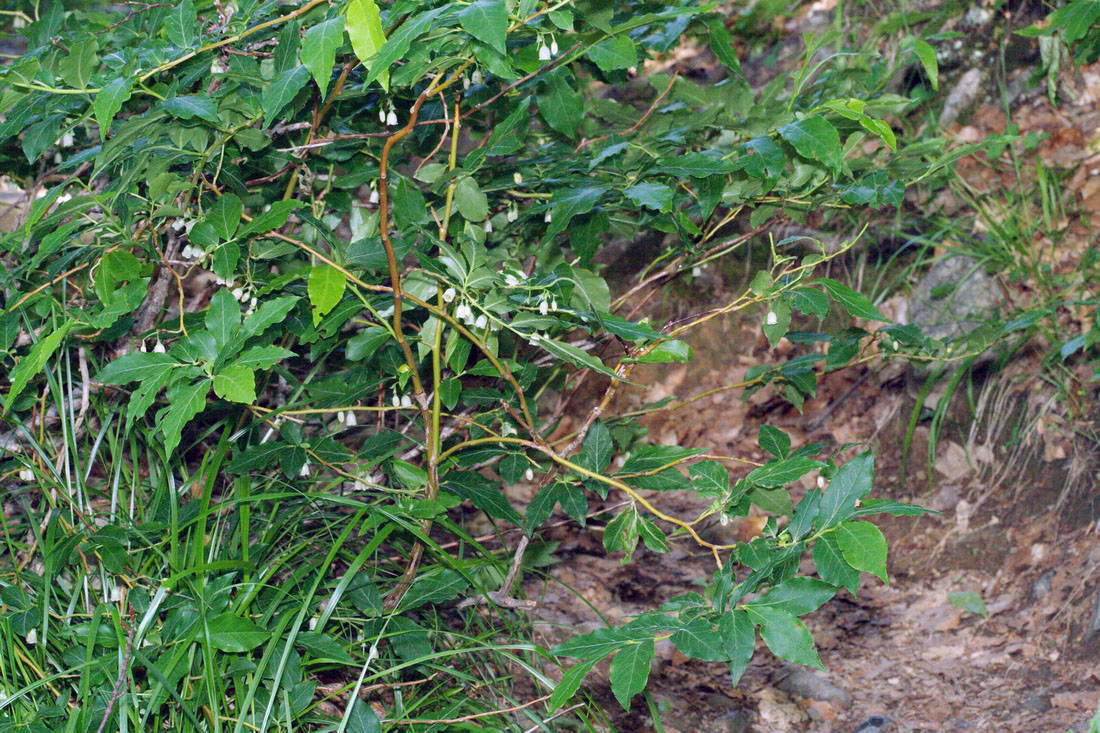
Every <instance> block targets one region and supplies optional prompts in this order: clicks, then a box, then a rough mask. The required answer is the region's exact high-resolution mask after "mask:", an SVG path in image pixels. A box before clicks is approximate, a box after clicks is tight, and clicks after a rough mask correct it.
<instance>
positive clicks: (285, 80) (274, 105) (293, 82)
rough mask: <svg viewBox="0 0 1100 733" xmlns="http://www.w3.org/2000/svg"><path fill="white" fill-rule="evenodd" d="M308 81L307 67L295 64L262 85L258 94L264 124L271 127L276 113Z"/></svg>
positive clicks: (276, 115) (276, 118)
mask: <svg viewBox="0 0 1100 733" xmlns="http://www.w3.org/2000/svg"><path fill="white" fill-rule="evenodd" d="M308 82H309V69H307V68H306V67H304V66H295V67H294V68H292V69H287V70H286V71H283V72H281V73H280V74H278V75H277V76H276V77H275V78H274V79H273V80H272V81H271V82H270V83H269V84H267V85H266V86H265V87H264V91H263V94H261V95H260V106H261V107H262V108H263V111H264V124H265V125H266V126H267V127H271V126H272V125H274V124H275V123H276V122H277V121H278V115H279V113H280V112H282V111H283V107H285V106H287V105H288V104H290V100H292V99H294V97H295V96H296V95H297V94H298V92H300V91H301V90H302V87H304V86H305V85H306V83H308Z"/></svg>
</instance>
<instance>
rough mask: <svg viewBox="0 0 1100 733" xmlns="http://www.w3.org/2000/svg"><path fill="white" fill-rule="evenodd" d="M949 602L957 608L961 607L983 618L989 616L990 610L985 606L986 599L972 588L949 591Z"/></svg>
mask: <svg viewBox="0 0 1100 733" xmlns="http://www.w3.org/2000/svg"><path fill="white" fill-rule="evenodd" d="M947 602H948V603H950V604H951V605H952V606H954V607H955V608H961V609H962V610H964V611H966V612H967V613H973V614H975V615H978V616H981V617H982V618H989V610H988V609H986V607H985V601H984V600H983V599H982V597H981V596H980V595H979V594H978V593H976V592H974V591H972V590H960V591H953V592H951V593H948V594H947Z"/></svg>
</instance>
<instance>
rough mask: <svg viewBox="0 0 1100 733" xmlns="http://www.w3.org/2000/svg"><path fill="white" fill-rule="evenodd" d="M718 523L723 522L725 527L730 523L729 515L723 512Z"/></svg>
mask: <svg viewBox="0 0 1100 733" xmlns="http://www.w3.org/2000/svg"><path fill="white" fill-rule="evenodd" d="M718 523H719V524H721V525H722V526H723V527H725V526H726V525H728V524H729V523H730V518H729V516H728V515H726V514H722V515H721V516H719V517H718Z"/></svg>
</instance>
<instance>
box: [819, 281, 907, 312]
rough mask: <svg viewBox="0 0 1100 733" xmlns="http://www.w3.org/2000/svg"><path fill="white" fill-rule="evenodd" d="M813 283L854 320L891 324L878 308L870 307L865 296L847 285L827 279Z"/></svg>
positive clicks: (869, 302)
mask: <svg viewBox="0 0 1100 733" xmlns="http://www.w3.org/2000/svg"><path fill="white" fill-rule="evenodd" d="M814 283H816V284H819V285H821V286H822V287H824V288H825V290H827V291H828V292H829V295H831V296H832V298H833V300H835V301H837V302H838V303H840V304H841V305H842V306H844V307H845V309H847V311H848V313H850V314H851V315H853V316H855V317H856V318H866V319H867V320H870V321H884V322H886V323H892V321H891V320H890V319H889V318H887V317H886V316H884V315H883V314H882V313H881V312H880V311H879V309H878V308H876V307H875V306H873V305H871V301H870V300H868V299H867V296H865V295H863V294H862V293H859V292H856V291H855V290H852V289H851V288H850V287H848V286H847V285H843V284H841V283H838V282H837V281H836V280H833V279H831V278H828V277H822V278H818V279H817V280H814Z"/></svg>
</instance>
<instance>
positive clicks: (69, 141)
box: [61, 132, 73, 148]
mask: <svg viewBox="0 0 1100 733" xmlns="http://www.w3.org/2000/svg"><path fill="white" fill-rule="evenodd" d="M72 146H73V133H72V132H66V133H65V134H64V135H62V136H61V147H63V148H71V147H72Z"/></svg>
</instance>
